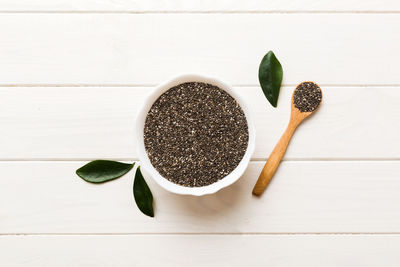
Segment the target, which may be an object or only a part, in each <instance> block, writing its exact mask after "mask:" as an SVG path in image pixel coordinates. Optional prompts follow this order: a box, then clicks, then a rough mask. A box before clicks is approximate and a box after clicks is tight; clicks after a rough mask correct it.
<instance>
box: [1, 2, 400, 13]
mask: <svg viewBox="0 0 400 267" xmlns="http://www.w3.org/2000/svg"><path fill="white" fill-rule="evenodd" d="M0 11H3V12H43V11H47V12H57V11H58V12H133V13H141V12H160V13H165V12H221V13H227V12H397V11H400V4H399V2H398V1H396V0H364V1H359V0H337V1H330V0H319V1H315V0H303V1H293V0H292V1H291V0H268V1H266V0H246V1H237V0H234V1H232V0H202V1H196V0H174V1H167V0H149V1H141V0H118V1H115V0H114V1H113V0H69V1H68V0H41V1H38V0H36V1H31V0H19V1H13V0H1V1H0Z"/></svg>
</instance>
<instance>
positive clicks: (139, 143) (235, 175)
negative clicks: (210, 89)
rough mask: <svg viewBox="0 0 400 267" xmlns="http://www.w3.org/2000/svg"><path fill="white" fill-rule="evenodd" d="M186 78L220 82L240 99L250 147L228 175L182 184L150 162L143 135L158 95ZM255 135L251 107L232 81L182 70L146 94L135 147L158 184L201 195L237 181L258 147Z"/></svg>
mask: <svg viewBox="0 0 400 267" xmlns="http://www.w3.org/2000/svg"><path fill="white" fill-rule="evenodd" d="M185 82H204V83H209V84H212V85H216V86H218V87H219V88H221V89H222V90H224V91H225V92H227V93H228V94H229V95H231V96H232V97H233V98H234V99H235V100H236V101H237V102H238V103H239V106H240V107H241V108H242V110H243V112H244V114H245V117H246V120H247V125H248V131H249V141H248V145H247V149H246V152H245V155H244V156H243V158H242V160H241V161H240V162H239V164H238V166H236V168H235V169H234V170H233V171H232V172H231V173H229V174H228V175H227V176H225V177H224V178H222V179H220V180H219V181H217V182H215V183H212V184H210V185H206V186H202V187H187V186H182V185H179V184H175V183H173V182H171V181H169V180H168V179H166V178H164V177H163V176H162V175H161V174H159V173H158V171H157V170H156V169H155V168H154V166H153V165H152V164H151V162H150V159H149V157H148V155H147V152H146V149H145V146H144V137H143V130H144V124H145V120H146V117H147V113H148V112H149V110H150V108H151V106H152V105H153V104H154V102H155V101H156V100H157V99H158V98H159V96H160V95H162V94H163V93H164V92H166V91H167V90H168V89H170V88H171V87H173V86H176V85H179V84H182V83H185ZM255 135H256V132H255V126H254V121H253V115H252V112H251V109H250V107H249V106H248V105H247V104H246V102H245V101H244V100H243V98H242V97H241V96H239V95H238V94H237V93H236V92H235V91H234V90H233V88H232V87H231V86H230V85H228V84H226V83H224V82H222V81H220V80H218V79H216V78H212V77H207V76H203V75H198V74H182V75H179V76H176V77H174V78H172V79H169V80H168V81H166V82H163V83H161V84H159V85H158V86H156V87H155V88H154V89H153V91H152V92H151V93H150V94H149V95H148V96H147V98H146V99H145V101H144V102H143V104H142V106H141V107H140V108H139V110H138V113H137V116H136V123H135V139H136V150H137V153H138V156H139V160H140V165H141V166H142V168H143V169H144V170H145V171H147V172H148V173H149V174H150V176H151V177H152V178H153V180H155V181H156V182H157V184H159V185H160V186H161V187H163V188H164V189H166V190H167V191H170V192H172V193H176V194H181V195H193V196H202V195H207V194H213V193H215V192H217V191H219V190H220V189H222V188H224V187H227V186H229V185H231V184H233V183H234V182H236V181H237V180H238V179H239V178H240V177H241V176H242V175H243V173H244V171H245V170H246V168H247V166H248V164H249V162H250V159H251V156H252V154H253V152H254V149H255Z"/></svg>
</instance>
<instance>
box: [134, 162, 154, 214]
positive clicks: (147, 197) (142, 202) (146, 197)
mask: <svg viewBox="0 0 400 267" xmlns="http://www.w3.org/2000/svg"><path fill="white" fill-rule="evenodd" d="M133 196H134V197H135V201H136V205H137V206H138V208H139V209H140V211H141V212H143V213H144V214H146V215H147V216H150V217H154V210H153V195H152V194H151V191H150V188H149V187H148V186H147V184H146V181H145V180H144V178H143V175H142V172H141V171H140V166H139V167H137V169H136V174H135V181H134V182H133Z"/></svg>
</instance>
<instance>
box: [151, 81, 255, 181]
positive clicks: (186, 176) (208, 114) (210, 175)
mask: <svg viewBox="0 0 400 267" xmlns="http://www.w3.org/2000/svg"><path fill="white" fill-rule="evenodd" d="M248 140H249V132H248V125H247V120H246V117H245V115H244V112H243V110H242V109H241V107H240V106H239V104H238V103H237V101H236V100H235V99H234V98H233V97H232V96H230V95H229V94H228V93H227V92H225V91H224V90H222V89H221V88H219V87H217V86H214V85H211V84H208V83H201V82H188V83H182V84H180V85H177V86H175V87H172V88H170V89H168V90H167V91H166V92H165V93H163V94H162V95H161V96H160V97H159V98H158V99H157V100H156V101H155V102H154V104H153V105H152V107H151V108H150V111H149V112H148V114H147V117H146V121H145V126H144V144H145V148H146V152H147V154H148V156H149V159H150V162H151V164H152V165H153V166H154V168H155V169H156V170H157V171H158V172H159V173H160V174H161V175H162V176H163V177H165V178H166V179H168V180H169V181H171V182H173V183H176V184H179V185H183V186H187V187H200V186H206V185H210V184H212V183H215V182H217V181H219V180H220V179H222V178H224V177H225V176H227V175H228V174H229V173H231V172H232V171H233V170H234V169H235V168H236V167H237V166H238V165H239V163H240V161H241V160H242V158H243V156H244V154H245V152H246V149H247V145H248Z"/></svg>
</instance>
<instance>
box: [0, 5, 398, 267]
mask: <svg viewBox="0 0 400 267" xmlns="http://www.w3.org/2000/svg"><path fill="white" fill-rule="evenodd" d="M399 3H400V2H399V1H394V0H384V1H374V0H364V1H360V0H349V1H327V0H321V1H315V0H306V1H288V0H283V1H275V0H274V1H262V0H250V1H226V0H215V1H201V2H199V1H192V0H187V1H136V0H118V1H108V0H107V1H97V0H94V1H92V0H90V1H87V0H82V1H76V0H71V1H64V0H54V1H49V0H43V1H28V0H21V1H11V0H0V34H1V36H2V40H1V42H0V251H1V256H0V265H1V266H88V265H91V266H132V265H134V266H159V265H160V264H163V265H164V266H177V265H178V266H179V265H188V264H190V265H194V266H196V265H198V266H200V265H202V266H203V265H210V266H213V265H214V266H227V265H229V266H243V265H250V264H251V265H253V266H258V265H271V266H307V267H308V266H379V265H385V266H399V265H400V258H399V255H398V247H399V242H400V239H399V238H400V204H398V203H400V199H399V198H400V195H399V193H398V192H399V191H400V174H399V173H400V141H399V135H400V123H399V121H400V109H399V107H398V104H399V103H400V63H399V62H400V53H399V49H398V47H400V35H399V34H398V32H399V30H400V4H399ZM268 50H274V51H275V53H276V54H277V56H278V58H279V59H280V61H281V63H282V65H283V67H284V85H285V86H284V87H282V89H281V95H280V100H279V103H278V108H277V109H273V108H272V107H270V105H269V104H268V102H267V101H266V100H265V98H264V96H263V94H262V92H261V90H260V88H259V87H258V81H257V71H258V64H259V62H260V60H261V58H262V56H263V55H264V54H265V53H266V52H267V51H268ZM182 72H194V73H199V74H204V75H211V76H215V77H217V78H220V79H222V80H223V81H225V82H227V83H230V84H232V85H234V87H235V88H236V89H237V91H238V93H240V94H241V95H242V96H243V97H244V98H245V99H246V100H247V101H248V102H249V103H250V104H251V106H252V107H253V111H254V114H255V119H256V128H257V133H258V136H257V149H256V151H255V153H254V155H253V161H252V162H251V163H250V165H249V168H248V170H247V171H246V173H245V175H244V176H243V177H242V178H241V179H240V180H239V181H238V182H237V183H235V184H234V185H233V186H231V187H229V188H226V189H224V190H222V191H220V192H218V193H217V194H215V195H211V196H205V197H201V198H195V197H188V196H177V195H173V194H170V193H168V192H166V191H164V190H163V189H161V188H159V187H158V186H157V185H156V184H155V183H154V182H153V181H152V180H151V178H150V177H147V176H146V178H147V181H148V183H149V186H150V187H151V189H152V191H153V193H154V197H155V201H156V206H155V207H156V217H155V218H154V219H151V218H148V217H145V216H144V215H142V214H141V213H140V212H139V211H138V210H137V208H136V206H135V203H134V201H133V196H132V182H133V172H130V173H129V174H128V175H126V176H125V177H123V178H121V179H119V180H116V181H113V182H110V183H108V184H104V185H92V184H88V183H86V182H84V181H82V180H81V179H80V178H78V177H77V176H76V175H75V173H74V172H75V170H76V169H77V168H78V167H80V166H81V165H83V164H85V163H86V162H87V161H88V160H91V159H96V158H109V159H119V160H128V161H132V160H135V159H136V158H137V156H136V151H135V144H134V139H133V136H132V135H133V128H132V127H133V125H134V119H135V113H136V110H137V108H138V105H140V103H141V102H142V101H143V100H144V98H145V97H146V95H147V94H148V93H149V91H150V90H151V89H152V86H154V85H156V84H158V83H159V82H161V81H164V80H166V79H169V78H171V77H172V76H175V75H178V74H180V73H182ZM303 80H314V81H316V82H318V83H319V84H320V85H321V87H322V88H323V91H324V99H323V104H322V106H321V108H320V110H319V111H318V112H317V113H316V114H315V116H313V117H312V118H310V120H309V121H306V122H305V123H304V124H303V125H302V126H301V127H300V128H299V131H298V132H297V133H296V134H295V136H294V139H293V140H292V143H291V145H290V147H289V150H288V151H287V154H286V157H285V161H284V162H283V163H282V166H281V167H280V168H279V170H278V172H277V174H276V177H275V179H274V180H273V182H272V184H271V185H270V187H269V188H268V190H267V192H266V193H265V194H264V196H262V197H261V198H255V197H253V196H252V195H251V194H250V192H251V188H252V186H253V184H254V182H255V180H256V179H257V176H258V174H259V171H260V170H261V168H262V165H263V164H264V162H265V160H266V158H267V156H268V154H269V153H270V151H271V150H272V148H273V146H274V145H275V143H276V141H277V140H278V138H279V136H280V134H281V133H282V132H283V130H284V128H285V127H286V123H287V121H288V116H289V99H290V95H291V92H292V90H293V88H294V86H295V85H296V84H297V83H299V82H301V81H303ZM166 248H168V249H166ZM88 249H89V250H90V251H89V252H88ZM182 251H184V252H182ZM196 252H197V253H196Z"/></svg>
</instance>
